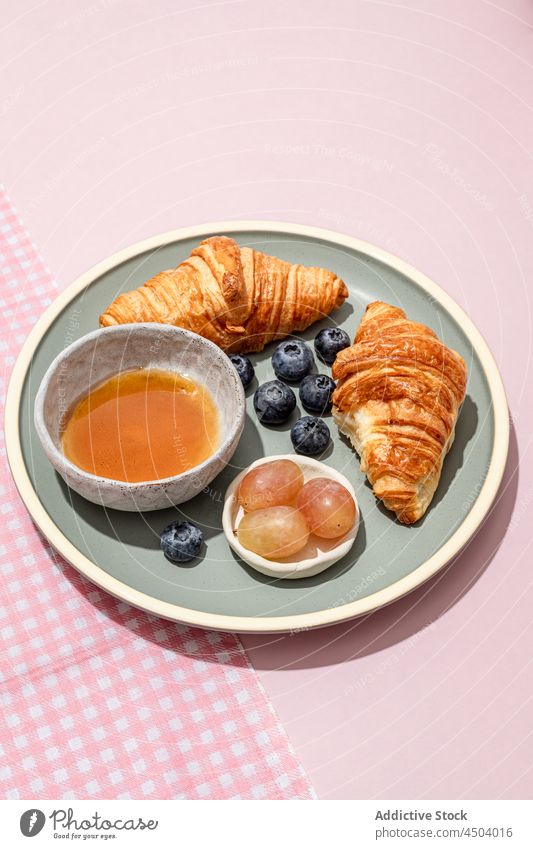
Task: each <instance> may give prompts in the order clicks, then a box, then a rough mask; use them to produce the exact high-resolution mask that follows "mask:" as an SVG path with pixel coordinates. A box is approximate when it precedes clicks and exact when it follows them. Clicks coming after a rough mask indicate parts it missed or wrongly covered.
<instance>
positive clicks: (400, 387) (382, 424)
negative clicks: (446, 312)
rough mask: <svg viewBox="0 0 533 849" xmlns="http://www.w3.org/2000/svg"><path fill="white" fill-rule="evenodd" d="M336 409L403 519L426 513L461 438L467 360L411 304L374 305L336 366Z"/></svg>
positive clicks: (375, 482)
mask: <svg viewBox="0 0 533 849" xmlns="http://www.w3.org/2000/svg"><path fill="white" fill-rule="evenodd" d="M333 377H334V378H335V379H336V380H337V381H338V384H337V388H336V390H335V392H334V394H333V404H334V407H333V415H334V418H335V421H336V422H337V424H338V426H339V428H340V430H341V431H342V432H343V433H345V434H346V435H347V436H348V437H349V438H350V440H351V442H352V444H353V446H354V448H355V450H356V451H357V452H358V454H359V455H360V458H361V469H362V471H363V472H365V473H366V475H367V477H368V480H369V481H370V483H371V484H372V487H373V490H374V494H375V495H376V497H377V498H380V499H381V500H382V501H383V503H384V505H385V507H387V508H388V509H389V510H392V511H393V512H395V513H396V516H397V517H398V519H399V521H400V522H403V523H404V524H412V523H413V522H416V521H418V519H420V518H421V517H422V516H423V515H424V513H425V512H426V510H427V508H428V506H429V504H430V502H431V500H432V498H433V495H434V493H435V490H436V488H437V485H438V482H439V479H440V475H441V470H442V464H443V461H444V458H445V456H446V453H447V452H448V450H449V448H450V446H451V444H452V442H453V438H454V431H455V423H456V421H457V416H458V413H459V409H460V406H461V404H462V402H463V399H464V396H465V389H466V378H467V372H466V366H465V363H464V360H463V358H462V357H461V356H460V355H459V354H458V353H457V352H456V351H452V350H451V349H450V348H448V347H447V346H446V345H445V344H444V343H443V342H441V340H440V339H439V338H438V337H437V335H436V334H435V333H434V332H433V331H432V330H430V328H429V327H426V326H425V325H423V324H417V323H416V322H414V321H409V319H408V318H407V317H406V315H405V313H404V311H403V310H401V309H399V308H398V307H392V306H390V305H389V304H385V303H382V302H380V301H376V302H374V303H371V304H369V305H368V307H367V309H366V312H365V314H364V316H363V318H362V320H361V324H360V326H359V329H358V331H357V335H356V337H355V342H354V344H353V345H352V346H351V347H350V348H346V349H345V350H344V351H341V352H340V353H339V355H338V356H337V359H336V361H335V363H334V366H333Z"/></svg>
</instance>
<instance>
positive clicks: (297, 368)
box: [272, 339, 315, 381]
mask: <svg viewBox="0 0 533 849" xmlns="http://www.w3.org/2000/svg"><path fill="white" fill-rule="evenodd" d="M314 363H315V361H314V359H313V354H312V351H311V348H310V347H309V346H308V345H306V344H305V342H302V341H301V339H285V341H284V342H281V344H280V345H278V347H277V348H276V350H275V351H274V353H273V355H272V366H273V368H274V371H275V372H276V377H281V378H283V380H294V381H296V380H301V379H302V377H305V375H306V374H309V372H310V371H311V369H312V368H313V365H314Z"/></svg>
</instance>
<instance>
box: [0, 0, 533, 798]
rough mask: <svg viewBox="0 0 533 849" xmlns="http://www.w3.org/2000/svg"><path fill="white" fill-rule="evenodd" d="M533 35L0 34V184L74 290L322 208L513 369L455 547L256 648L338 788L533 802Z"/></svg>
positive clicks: (343, 10) (432, 31) (473, 3)
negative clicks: (157, 245)
mask: <svg viewBox="0 0 533 849" xmlns="http://www.w3.org/2000/svg"><path fill="white" fill-rule="evenodd" d="M13 8H14V9H15V7H13ZM10 15H11V16H13V17H12V19H11V20H9V18H10ZM15 16H16V17H15ZM532 24H533V10H532V7H531V4H530V3H529V2H526V0H507V2H505V3H503V2H502V3H501V4H500V5H498V4H497V3H489V2H483V0H470V2H469V3H464V0H430V1H429V2H422V0H418V2H414V0H405V1H404V2H403V3H394V2H381V1H380V0H378V2H373V0H369V2H363V1H362V0H359V2H348V1H346V2H328V3H326V2H324V0H320V2H317V0H311V2H309V0H307V2H304V0H295V2H291V3H287V2H286V0H285V2H280V0H274V2H269V3H268V4H267V3H263V2H260V0H249V2H239V1H238V0H237V2H217V3H195V2H191V0H188V2H175V0H173V2H171V0H155V2H152V3H141V2H135V0H95V2H93V3H89V4H84V3H81V2H76V3H74V2H66V0H63V2H52V0H50V2H46V3H42V4H40V5H36V4H34V2H26V0H23V2H20V3H18V4H16V11H12V12H10V13H9V14H8V15H7V16H6V23H5V26H4V28H3V30H2V31H1V32H0V55H1V56H2V65H3V70H2V73H1V75H0V115H2V120H3V123H4V125H6V124H7V130H8V132H7V134H5V133H3V134H2V135H3V139H4V142H3V145H2V147H3V151H2V174H1V175H0V176H1V178H2V179H3V181H4V182H5V185H6V187H7V189H8V191H9V193H10V195H11V197H12V200H13V201H14V202H15V204H16V206H17V208H18V211H19V213H20V214H21V216H22V217H23V219H24V221H25V223H26V225H27V226H28V228H29V230H30V232H31V234H32V237H33V239H34V241H35V242H36V243H37V245H38V248H39V250H40V252H41V254H42V255H43V256H44V259H45V261H46V263H47V265H48V266H49V268H50V269H51V271H52V273H53V274H54V276H55V277H56V278H57V280H58V281H59V285H60V287H61V288H63V287H64V286H66V285H68V284H69V283H70V282H71V281H72V280H73V278H74V277H75V276H77V275H78V274H79V273H81V272H82V271H84V270H85V269H86V268H87V267H89V266H91V265H92V264H94V263H95V262H97V261H98V260H100V259H102V258H103V257H105V256H107V255H108V254H110V253H112V252H114V251H116V250H118V249H120V248H121V247H124V246H126V245H128V244H129V243H131V242H133V241H136V240H138V239H141V238H143V237H146V236H149V235H151V234H154V233H157V232H159V231H162V230H168V229H171V228H174V227H179V226H185V225H188V224H192V223H199V222H202V221H207V220H215V219H219V218H228V219H229V218H271V219H281V220H287V221H297V222H303V223H308V224H314V225H318V226H323V227H329V228H331V229H337V230H340V231H344V232H347V233H350V234H353V235H356V236H359V237H361V238H363V239H367V240H368V241H371V242H375V243H376V244H379V245H381V246H382V247H385V248H388V249H389V250H391V251H393V252H394V253H397V254H398V255H400V256H402V257H403V258H405V259H407V260H408V261H410V262H411V263H413V264H414V265H415V266H418V267H420V268H421V269H422V270H423V271H425V272H426V273H427V274H429V275H430V276H431V277H433V278H434V279H435V280H436V281H437V282H438V283H439V284H440V285H441V286H443V287H444V288H445V289H446V291H448V292H449V293H450V294H451V295H452V296H453V297H454V298H455V299H456V300H457V301H458V302H459V303H460V304H461V305H462V306H463V307H464V308H465V309H466V310H467V312H468V313H469V314H470V316H471V317H472V318H473V320H474V321H475V322H476V323H477V325H478V327H479V328H480V330H481V331H482V332H483V334H484V335H485V337H486V339H487V340H488V342H489V344H490V345H491V347H492V350H493V352H494V354H495V356H496V359H497V361H498V363H499V364H500V367H501V370H502V374H503V377H504V380H505V384H506V388H507V392H508V398H509V405H510V409H511V414H512V417H513V421H514V427H513V437H512V442H511V453H510V462H509V467H508V471H507V474H506V478H505V482H504V486H503V488H502V491H501V494H500V498H499V499H498V502H497V504H496V506H495V508H494V510H493V512H492V514H491V516H490V518H489V519H488V521H487V523H486V525H485V527H484V528H483V530H482V532H481V533H480V534H478V536H477V538H476V539H475V540H474V541H473V543H472V544H471V545H470V546H469V547H468V549H467V550H466V551H465V552H464V553H463V554H462V556H461V557H459V558H458V560H457V562H456V563H455V564H454V565H452V566H451V567H450V568H449V569H448V570H447V571H446V572H444V573H442V574H441V576H440V577H439V578H438V579H437V580H435V581H434V582H433V583H431V584H429V585H427V586H426V587H424V588H423V589H422V590H420V591H418V592H417V593H415V594H414V595H411V596H409V597H408V598H407V599H405V600H403V601H402V602H399V603H397V604H395V605H393V606H392V607H390V608H388V609H386V610H383V611H381V612H379V613H377V614H375V615H373V616H371V617H369V618H366V619H363V620H359V621H357V622H353V623H351V624H350V625H347V626H345V627H342V628H332V629H327V630H323V631H319V632H314V633H301V634H296V635H293V636H286V637H277V636H272V637H270V638H264V637H262V638H251V637H249V638H246V639H245V641H244V642H245V645H246V647H247V648H248V650H249V655H250V658H251V660H252V662H253V664H254V665H255V666H256V668H257V669H258V670H259V674H260V676H261V679H262V682H263V684H264V686H265V688H266V690H267V692H268V693H269V695H270V696H271V698H272V700H273V703H274V705H275V707H276V709H277V711H278V714H279V716H280V718H281V720H282V722H283V723H284V725H285V728H286V730H287V732H288V734H289V737H290V738H291V740H292V742H293V743H294V746H295V748H296V752H297V754H298V756H299V757H300V759H301V762H302V764H303V765H304V767H305V768H306V769H307V771H308V774H309V776H310V778H311V781H312V782H313V784H314V786H315V789H316V791H317V793H318V795H319V797H322V798H337V797H341V798H346V797H348V798H359V797H360V798H371V797H378V798H379V797H385V798H386V797H390V798H426V797H427V798H456V797H472V798H493V797H499V796H502V797H508V798H513V797H518V798H521V797H530V796H531V789H532V784H533V776H532V772H531V770H532V764H533V734H532V729H531V698H532V695H533V666H532V663H531V647H532V636H533V623H532V617H531V610H532V607H533V589H532V578H531V574H530V561H531V555H530V550H529V546H530V542H531V523H530V521H529V522H528V515H530V514H531V503H532V501H533V488H532V483H531V448H530V433H531V424H530V418H529V417H528V414H529V416H530V413H531V409H532V382H531V377H530V375H529V378H528V370H530V365H531V362H530V357H531V351H530V338H531V306H530V298H529V289H530V281H531V279H532V274H533V267H532V266H533V252H532V250H531V245H532V242H533V177H532V173H533V172H532V167H531V166H532V157H531V152H530V151H531V138H532V137H533V135H532V134H533V111H532V105H533V102H532V101H533V98H532V96H531V92H532V90H533V89H532V87H533V62H532V60H531V56H532V46H533V30H532ZM519 454H520V455H521V465H520V475H518V471H517V460H518V455H519ZM528 477H529V479H528Z"/></svg>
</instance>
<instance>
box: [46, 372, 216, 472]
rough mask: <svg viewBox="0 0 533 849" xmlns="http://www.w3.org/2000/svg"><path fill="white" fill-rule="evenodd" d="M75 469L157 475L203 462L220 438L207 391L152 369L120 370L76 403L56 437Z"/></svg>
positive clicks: (187, 379)
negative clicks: (60, 437) (61, 432)
mask: <svg viewBox="0 0 533 849" xmlns="http://www.w3.org/2000/svg"><path fill="white" fill-rule="evenodd" d="M62 444H63V451H64V453H65V456H66V457H67V458H68V459H69V460H70V461H71V462H72V463H74V464H75V465H76V466H78V467H79V468H80V469H83V470H84V471H86V472H91V473H92V474H95V475H99V476H100V477H104V478H112V479H113V480H121V481H130V482H135V481H148V480H159V479H161V478H167V477H171V476H172V475H177V474H181V472H185V471H187V470H188V469H192V468H193V467H194V466H197V465H198V464H199V463H202V462H203V461H204V460H206V459H207V458H208V457H210V456H211V454H213V453H214V452H215V451H216V450H217V448H218V447H219V444H220V435H219V416H218V410H217V408H216V406H215V403H214V401H213V398H212V397H211V394H210V393H209V391H208V390H207V389H206V388H205V387H204V386H202V385H201V384H199V383H196V382H195V381H194V380H191V378H189V377H185V376H184V375H181V374H177V373H174V372H167V371H162V370H158V369H139V370H135V371H125V372H120V373H119V374H117V375H115V376H114V377H112V378H110V379H109V380H106V381H105V382H104V383H102V384H100V385H99V386H97V387H95V388H94V389H93V390H92V391H91V392H90V393H89V394H88V395H87V396H86V397H85V398H82V400H81V401H79V402H78V403H77V404H76V405H74V407H73V409H72V411H71V412H70V415H69V417H68V419H67V423H66V426H65V430H64V432H63V437H62Z"/></svg>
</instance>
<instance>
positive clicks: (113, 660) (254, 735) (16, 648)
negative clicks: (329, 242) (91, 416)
mask: <svg viewBox="0 0 533 849" xmlns="http://www.w3.org/2000/svg"><path fill="white" fill-rule="evenodd" d="M0 279H1V281H2V283H1V290H0V314H1V315H2V316H3V317H4V319H5V324H6V327H5V328H4V329H3V332H2V335H1V337H0V348H1V351H2V355H3V359H4V363H5V365H4V370H3V371H4V375H3V377H4V386H3V390H4V391H3V392H2V397H3V396H4V395H5V389H6V381H7V376H8V373H9V372H10V371H11V367H12V365H13V363H14V361H15V357H16V354H17V352H18V350H19V348H20V346H21V344H22V342H23V341H24V339H25V337H26V336H27V334H28V331H29V330H30V328H31V327H32V325H33V324H34V322H35V317H36V316H37V315H39V314H40V313H41V312H42V311H43V309H44V308H45V307H46V306H47V305H48V304H49V303H50V301H51V300H52V298H53V297H54V294H55V289H54V285H53V283H52V281H51V278H50V275H49V273H48V272H47V271H46V269H45V268H44V266H43V264H42V262H41V260H40V259H39V256H38V254H37V252H36V250H35V248H34V246H33V245H32V243H31V242H30V240H29V238H28V235H27V233H26V232H25V230H24V228H23V226H22V225H21V224H20V222H19V221H18V220H17V217H16V215H15V213H14V211H13V208H12V207H11V206H10V204H9V202H8V200H7V198H6V195H5V193H4V192H3V191H1V190H0ZM1 450H2V455H3V464H2V465H3V469H2V472H3V474H2V478H3V482H2V484H1V498H0V513H1V519H0V585H1V605H0V657H1V661H0V664H1V667H0V710H1V723H0V795H1V796H2V797H3V798H33V799H76V798H94V799H106V798H111V799H115V798H116V799H129V798H132V799H136V798H150V799H179V798H186V799H220V798H223V799H228V798H232V799H233V798H235V799H239V798H241V799H242V798H243V799H288V798H300V799H304V798H311V797H312V796H313V791H312V789H311V787H310V784H309V782H308V780H307V778H306V776H305V774H304V772H303V770H302V768H301V766H300V765H299V764H298V762H297V759H296V757H295V755H294V752H293V751H292V749H291V747H290V744H289V741H288V739H287V737H286V735H285V732H284V729H283V728H282V727H281V725H280V723H279V721H278V720H277V718H276V716H275V714H274V711H273V709H272V707H271V705H270V703H269V701H268V699H267V697H266V694H265V693H264V691H263V690H262V689H261V686H260V684H259V681H258V679H257V676H256V674H255V672H254V670H253V669H252V668H251V667H250V665H249V664H248V662H247V658H246V655H245V653H244V651H243V648H242V646H241V644H240V642H239V640H238V639H237V638H236V637H235V636H234V635H229V634H220V633H216V632H204V631H200V630H196V629H192V628H187V627H185V626H181V625H177V624H174V623H169V622H167V621H165V620H161V619H158V618H156V617H153V616H149V615H147V614H145V613H143V612H141V611H139V610H136V609H133V608H131V607H130V606H129V605H127V604H124V603H122V602H120V601H117V600H116V599H114V598H112V597H111V596H109V595H107V593H105V592H104V591H101V590H99V589H98V588H96V587H94V585H92V584H90V583H89V582H88V581H87V580H86V579H85V578H83V577H82V576H81V575H79V574H78V573H77V572H76V571H75V570H74V569H73V568H72V567H71V566H69V565H68V564H67V563H65V562H64V561H63V560H62V559H61V558H59V557H58V556H57V555H56V554H55V553H54V551H53V550H52V549H51V548H50V546H49V545H48V543H47V542H46V541H45V540H43V539H42V537H41V536H40V535H39V533H38V531H37V530H36V528H35V527H34V525H33V524H32V522H31V520H30V518H29V517H28V515H27V514H26V511H25V509H24V507H23V506H22V503H21V501H20V499H19V497H18V495H17V492H16V490H15V486H14V484H13V482H12V480H11V478H10V475H9V472H8V470H7V464H6V458H5V449H4V445H3V443H2V446H1Z"/></svg>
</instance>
